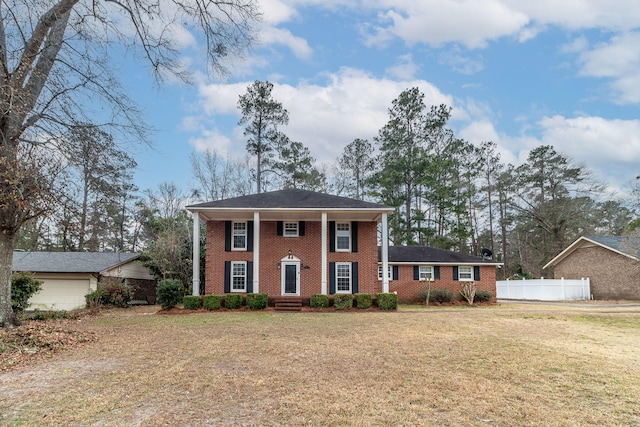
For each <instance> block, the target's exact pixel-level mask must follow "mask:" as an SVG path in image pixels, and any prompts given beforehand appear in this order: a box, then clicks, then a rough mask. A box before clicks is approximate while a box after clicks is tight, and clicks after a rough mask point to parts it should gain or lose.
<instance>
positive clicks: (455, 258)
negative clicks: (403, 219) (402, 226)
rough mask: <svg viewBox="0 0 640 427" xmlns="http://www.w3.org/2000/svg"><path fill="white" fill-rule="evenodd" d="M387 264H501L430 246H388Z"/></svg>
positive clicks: (380, 258)
mask: <svg viewBox="0 0 640 427" xmlns="http://www.w3.org/2000/svg"><path fill="white" fill-rule="evenodd" d="M381 253H382V250H381V248H380V247H378V262H381V260H382V255H381ZM389 263H416V264H417V263H429V264H474V265H480V264H490V265H500V264H501V263H499V262H495V261H492V260H484V259H483V258H481V257H477V256H473V255H466V254H461V253H459V252H453V251H447V250H445V249H438V248H432V247H431V246H389Z"/></svg>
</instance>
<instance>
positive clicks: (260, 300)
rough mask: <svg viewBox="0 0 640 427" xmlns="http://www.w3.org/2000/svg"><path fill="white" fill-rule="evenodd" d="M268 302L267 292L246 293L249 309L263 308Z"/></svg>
mask: <svg viewBox="0 0 640 427" xmlns="http://www.w3.org/2000/svg"><path fill="white" fill-rule="evenodd" d="M268 303H269V295H267V294H253V293H248V294H247V307H249V308H250V309H251V310H264V309H265V308H267V304H268Z"/></svg>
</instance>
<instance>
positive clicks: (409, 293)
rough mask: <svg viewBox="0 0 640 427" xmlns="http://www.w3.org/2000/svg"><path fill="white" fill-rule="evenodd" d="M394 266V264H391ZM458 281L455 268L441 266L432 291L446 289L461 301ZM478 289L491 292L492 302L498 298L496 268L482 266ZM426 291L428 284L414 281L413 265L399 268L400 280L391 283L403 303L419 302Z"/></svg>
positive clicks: (392, 290)
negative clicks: (454, 272)
mask: <svg viewBox="0 0 640 427" xmlns="http://www.w3.org/2000/svg"><path fill="white" fill-rule="evenodd" d="M390 265H393V263H390ZM379 283H380V282H379ZM462 283H464V282H460V281H458V280H453V266H440V279H439V280H434V281H433V282H432V283H431V289H446V290H450V291H452V292H453V295H454V297H455V298H456V299H460V289H461V284H462ZM475 283H476V288H477V290H479V291H489V292H491V295H492V298H491V299H492V301H495V297H496V266H495V265H481V266H480V280H479V281H476V282H475ZM421 289H426V283H425V282H421V281H419V280H413V265H399V266H398V280H392V281H390V282H389V290H390V291H391V292H397V293H398V301H399V302H402V303H415V302H418V292H419V291H420V290H421Z"/></svg>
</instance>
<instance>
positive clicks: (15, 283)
mask: <svg viewBox="0 0 640 427" xmlns="http://www.w3.org/2000/svg"><path fill="white" fill-rule="evenodd" d="M40 289H42V282H41V281H39V280H36V279H34V278H33V275H32V274H31V273H29V272H27V271H23V272H20V273H14V274H12V275H11V308H13V312H14V313H15V314H16V315H18V314H21V313H22V312H23V311H25V310H26V309H27V308H29V305H30V304H29V298H31V297H32V296H33V295H35V294H36V293H37V292H38V291H39V290H40Z"/></svg>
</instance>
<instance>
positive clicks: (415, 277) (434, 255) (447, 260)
mask: <svg viewBox="0 0 640 427" xmlns="http://www.w3.org/2000/svg"><path fill="white" fill-rule="evenodd" d="M500 265H502V264H501V263H498V262H495V261H491V260H486V259H483V258H481V257H476V256H471V255H464V254H461V253H457V252H452V251H447V250H444V249H437V248H432V247H429V246H390V247H389V267H388V271H389V274H390V275H391V282H390V286H389V289H390V291H391V292H397V293H398V300H399V301H401V302H415V301H416V300H417V299H418V292H420V290H423V289H426V288H427V286H428V285H430V286H431V289H432V290H433V289H446V290H450V291H452V292H453V294H454V296H456V298H457V297H459V292H460V290H461V288H462V286H461V285H462V283H464V282H471V281H473V282H474V283H475V285H476V289H477V290H478V291H488V292H491V295H492V299H493V300H495V296H496V268H497V267H498V266H500ZM378 278H379V279H381V278H382V266H378ZM427 282H430V283H427Z"/></svg>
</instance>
